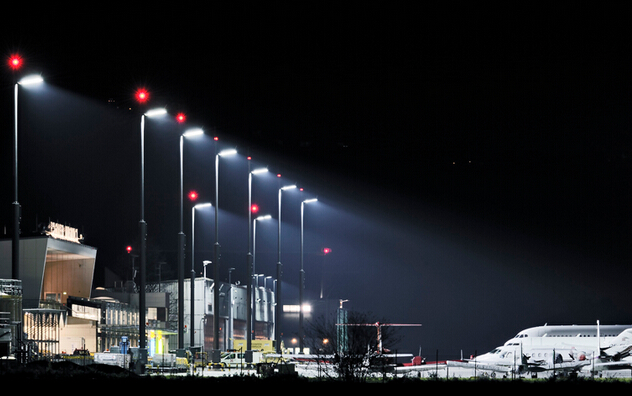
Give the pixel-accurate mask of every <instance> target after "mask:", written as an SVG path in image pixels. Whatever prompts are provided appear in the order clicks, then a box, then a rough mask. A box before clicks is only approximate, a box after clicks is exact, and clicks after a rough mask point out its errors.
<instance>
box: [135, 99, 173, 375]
mask: <svg viewBox="0 0 632 396" xmlns="http://www.w3.org/2000/svg"><path fill="white" fill-rule="evenodd" d="M165 114H167V110H165V109H154V110H149V111H148V112H146V113H144V114H143V115H142V116H141V118H140V221H139V222H138V224H139V227H138V229H139V232H140V235H139V237H140V264H139V268H140V285H139V288H140V290H139V295H138V305H139V307H138V311H139V312H138V313H139V319H138V321H139V323H138V324H139V326H138V332H139V337H140V340H139V354H140V357H139V359H140V365H141V371H142V370H143V367H144V365H145V363H147V340H146V338H145V310H146V303H145V269H146V266H147V240H146V238H147V223H146V222H145V117H149V118H151V117H158V116H161V115H165Z"/></svg>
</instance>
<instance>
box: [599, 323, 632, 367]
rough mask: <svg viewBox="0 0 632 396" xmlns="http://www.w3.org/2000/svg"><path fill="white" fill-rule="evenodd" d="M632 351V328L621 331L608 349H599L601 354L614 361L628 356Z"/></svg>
mask: <svg viewBox="0 0 632 396" xmlns="http://www.w3.org/2000/svg"><path fill="white" fill-rule="evenodd" d="M631 350H632V328H629V329H625V330H623V331H622V332H621V333H620V334H619V335H618V336H617V337H616V338H615V339H614V340H612V342H611V343H610V345H609V346H608V347H604V348H602V349H601V354H602V355H605V356H607V357H610V358H614V359H615V360H619V359H621V358H623V357H626V356H628V355H630V351H631Z"/></svg>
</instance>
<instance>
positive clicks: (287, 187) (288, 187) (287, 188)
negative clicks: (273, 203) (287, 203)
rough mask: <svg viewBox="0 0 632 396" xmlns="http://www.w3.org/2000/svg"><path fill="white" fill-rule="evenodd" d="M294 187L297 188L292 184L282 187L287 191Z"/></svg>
mask: <svg viewBox="0 0 632 396" xmlns="http://www.w3.org/2000/svg"><path fill="white" fill-rule="evenodd" d="M293 188H296V186H295V185H293V184H292V185H291V186H284V187H281V190H283V191H286V190H291V189H293Z"/></svg>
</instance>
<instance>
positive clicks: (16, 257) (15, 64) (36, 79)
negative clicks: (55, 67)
mask: <svg viewBox="0 0 632 396" xmlns="http://www.w3.org/2000/svg"><path fill="white" fill-rule="evenodd" d="M21 64H22V59H21V58H20V57H18V56H13V57H12V58H11V60H10V65H11V67H12V68H13V69H17V68H19V67H20V65H21ZM43 81H44V79H43V78H42V76H39V75H34V76H27V77H24V78H22V79H21V80H20V81H18V82H17V83H16V84H15V89H14V97H13V102H14V131H13V184H14V185H13V188H14V197H13V240H12V245H11V254H12V256H11V270H12V277H13V279H20V203H19V201H18V86H19V85H22V86H28V85H35V84H40V83H42V82H43Z"/></svg>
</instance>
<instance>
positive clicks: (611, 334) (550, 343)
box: [456, 322, 632, 374]
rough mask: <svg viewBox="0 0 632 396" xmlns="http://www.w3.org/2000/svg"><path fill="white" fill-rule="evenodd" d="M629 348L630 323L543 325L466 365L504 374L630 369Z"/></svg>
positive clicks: (527, 331) (521, 334)
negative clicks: (586, 369) (585, 369)
mask: <svg viewBox="0 0 632 396" xmlns="http://www.w3.org/2000/svg"><path fill="white" fill-rule="evenodd" d="M631 350H632V325H605V326H601V325H600V324H599V322H597V324H596V325H581V326H577V325H570V326H569V325H556V326H549V325H544V326H538V327H532V328H528V329H525V330H522V331H520V332H519V333H518V334H517V335H516V336H515V337H513V338H511V339H509V340H508V341H507V342H505V344H504V345H503V346H501V347H498V348H496V349H494V350H493V351H491V352H489V353H486V354H483V355H481V356H477V357H476V358H474V359H471V360H470V361H468V362H467V363H466V364H469V365H472V364H474V365H476V366H477V367H478V368H480V369H490V370H494V371H500V372H505V373H506V372H511V371H513V372H514V373H525V372H530V373H532V374H533V373H537V372H543V371H551V370H555V371H557V372H566V373H578V372H579V371H581V370H582V369H584V368H588V369H589V370H594V371H598V370H609V369H621V368H632V365H631V363H632V362H630V361H629V360H627V359H626V358H627V357H628V356H629V355H630V351H631ZM456 365H460V364H458V363H457V364H456ZM470 367H471V366H470Z"/></svg>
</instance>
